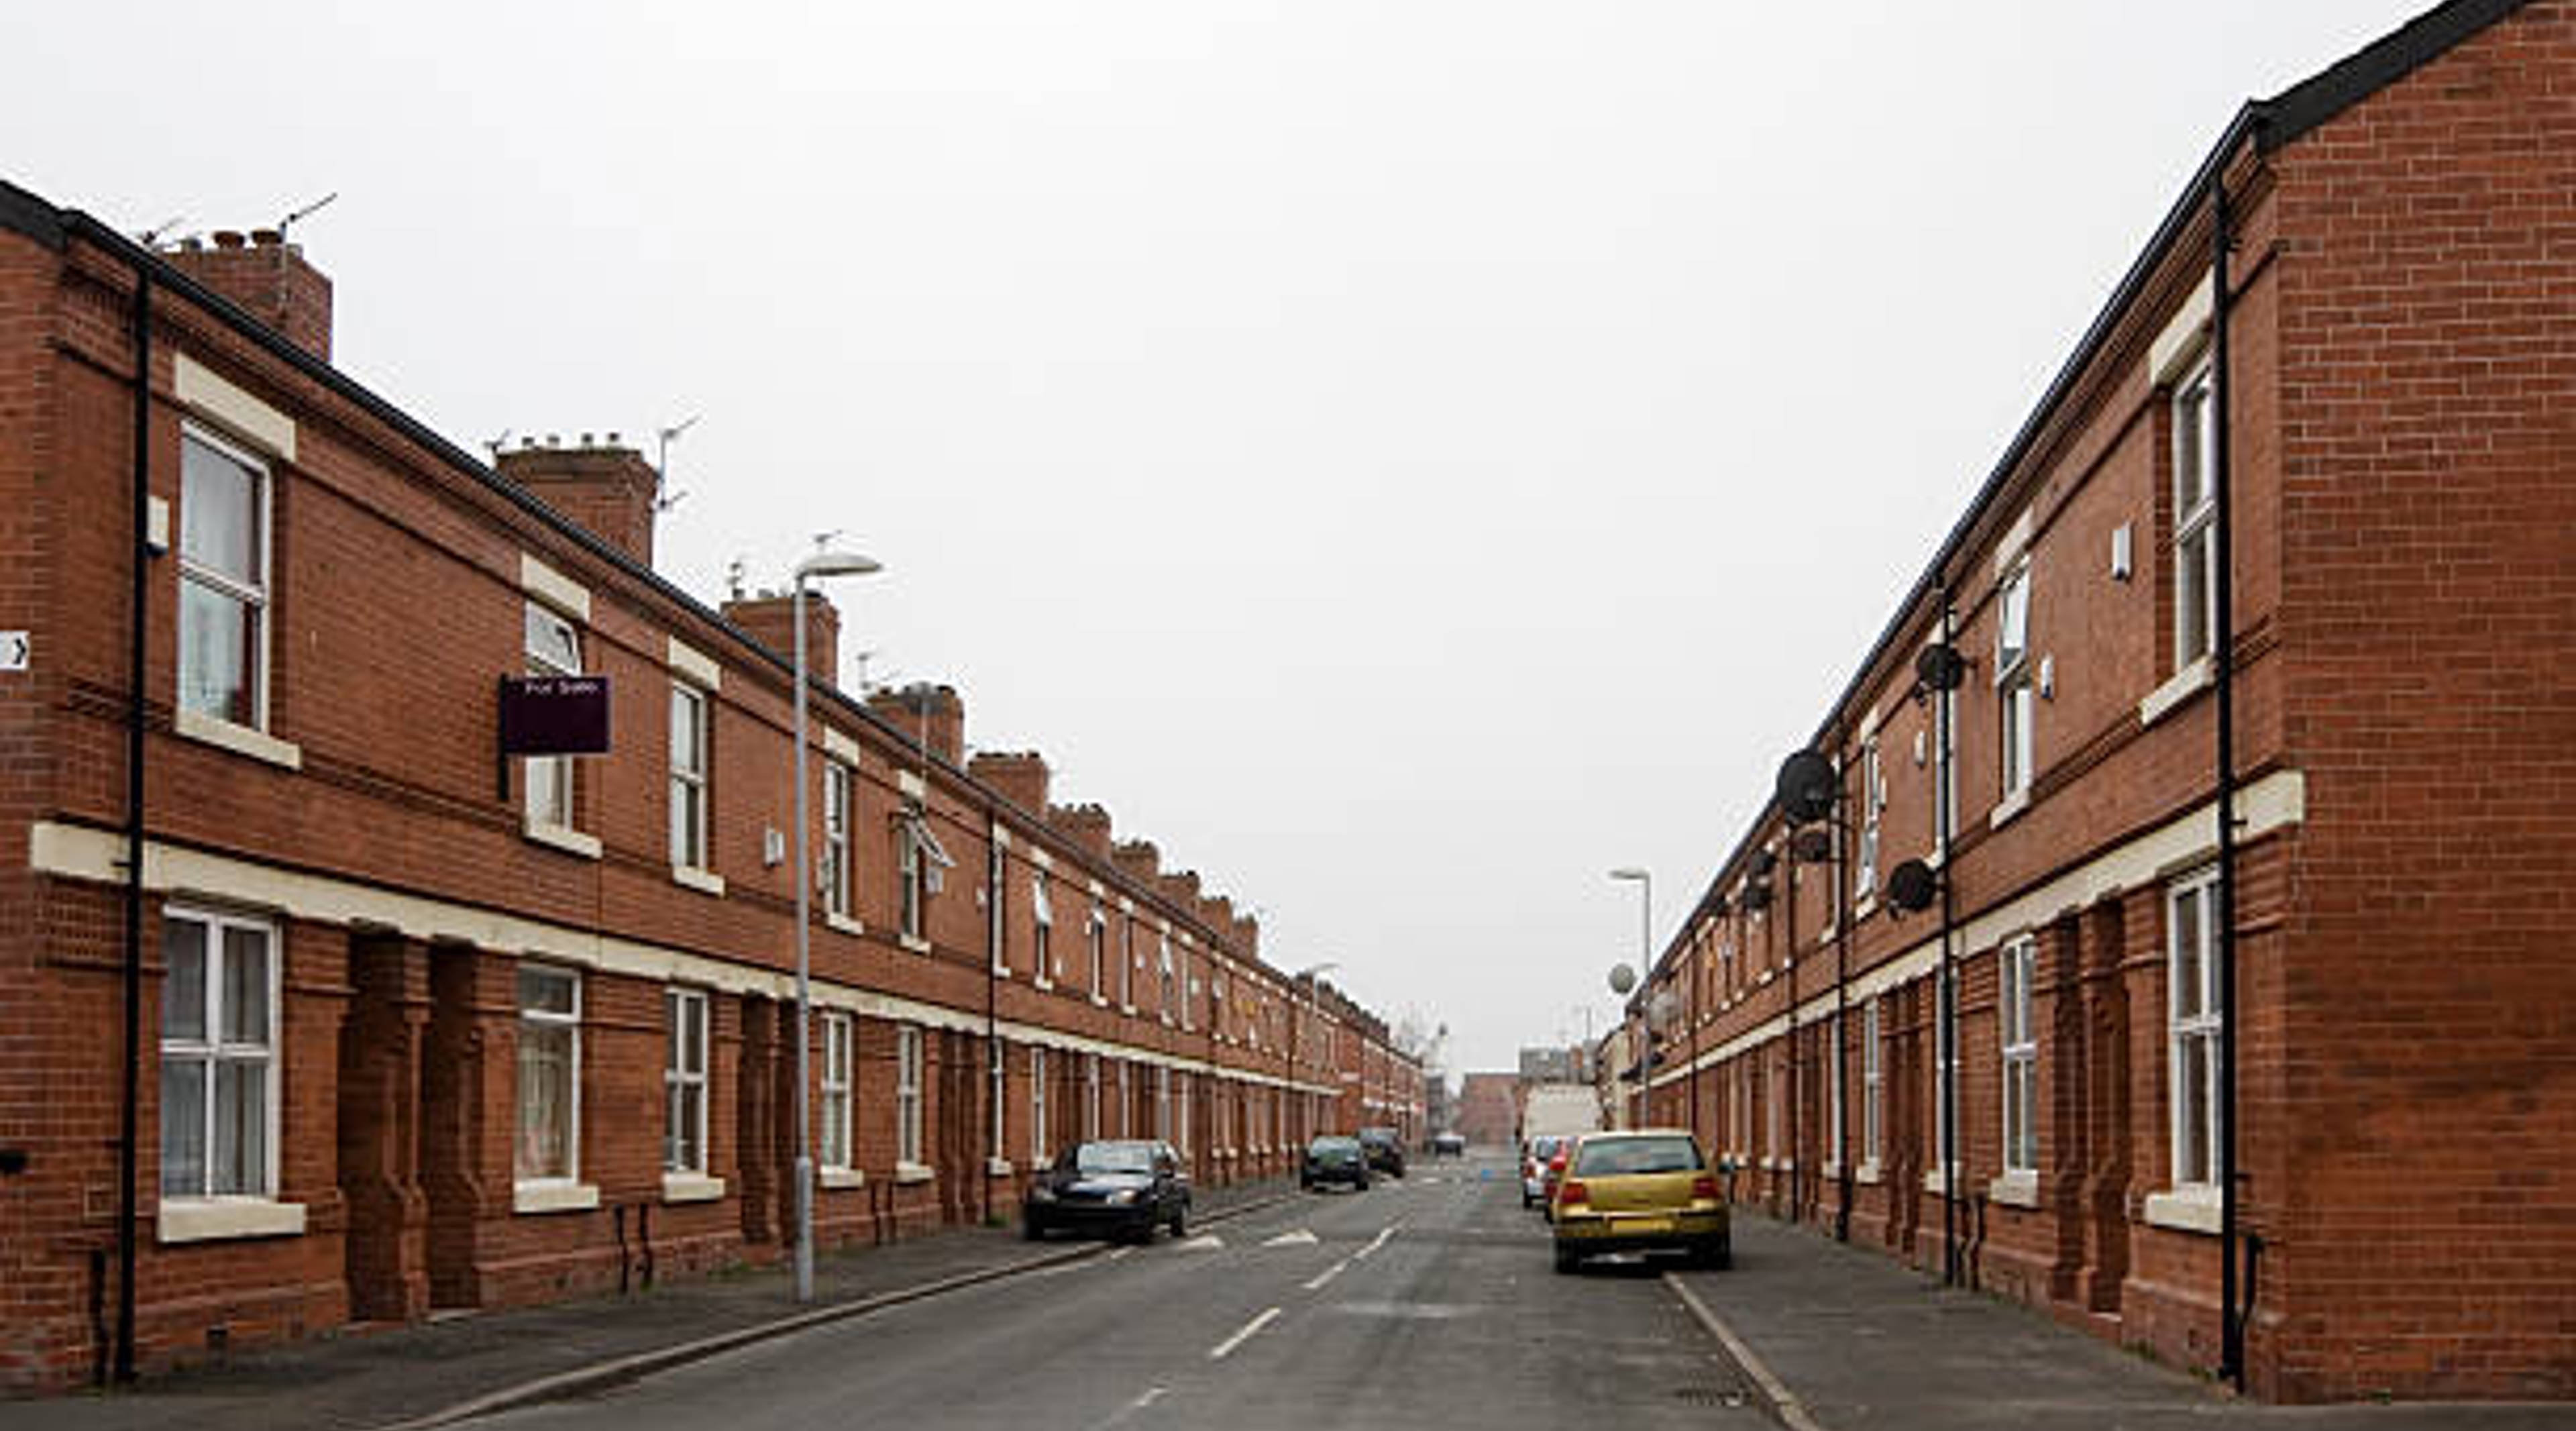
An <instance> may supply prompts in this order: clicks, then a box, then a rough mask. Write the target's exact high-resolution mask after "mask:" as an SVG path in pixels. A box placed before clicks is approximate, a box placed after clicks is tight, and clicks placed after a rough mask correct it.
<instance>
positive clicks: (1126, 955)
mask: <svg viewBox="0 0 2576 1431" xmlns="http://www.w3.org/2000/svg"><path fill="white" fill-rule="evenodd" d="M1118 1008H1119V1010H1120V1011H1121V1012H1123V1013H1130V1014H1132V1013H1134V1012H1136V916H1135V915H1133V914H1130V915H1128V916H1127V927H1126V928H1125V929H1123V930H1121V931H1120V932H1119V936H1118Z"/></svg>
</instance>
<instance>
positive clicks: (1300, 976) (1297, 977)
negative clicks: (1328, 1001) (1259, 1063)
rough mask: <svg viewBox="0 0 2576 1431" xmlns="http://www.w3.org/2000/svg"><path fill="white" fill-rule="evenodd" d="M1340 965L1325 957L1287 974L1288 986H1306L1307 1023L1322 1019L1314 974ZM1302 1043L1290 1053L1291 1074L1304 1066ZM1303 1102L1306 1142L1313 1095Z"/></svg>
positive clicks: (1321, 1001) (1312, 1116) (1311, 1127)
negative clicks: (1322, 960) (1301, 984)
mask: <svg viewBox="0 0 2576 1431" xmlns="http://www.w3.org/2000/svg"><path fill="white" fill-rule="evenodd" d="M1340 967H1342V966H1341V962H1340V961H1339V960H1335V959H1327V960H1325V961H1324V962H1323V963H1321V964H1309V965H1307V966H1306V967H1305V968H1303V969H1300V970H1298V971H1297V972H1296V973H1294V974H1291V975H1289V976H1288V984H1289V987H1291V988H1294V987H1296V986H1297V985H1298V984H1300V983H1303V984H1304V985H1305V986H1306V1018H1307V1022H1308V1023H1309V1024H1321V1023H1322V1022H1323V1021H1324V997H1323V991H1322V990H1320V989H1318V988H1316V987H1315V976H1317V975H1318V974H1326V973H1330V972H1331V971H1333V970H1335V969H1338V968H1340ZM1304 1044H1305V1039H1304V1038H1303V1037H1302V1036H1301V1037H1300V1038H1299V1039H1298V1045H1299V1046H1298V1047H1297V1048H1296V1049H1294V1050H1292V1051H1291V1053H1290V1057H1289V1060H1288V1071H1289V1073H1290V1074H1292V1075H1293V1074H1295V1073H1296V1072H1297V1070H1298V1069H1300V1068H1302V1067H1303V1066H1304V1063H1305V1061H1304V1058H1303V1055H1304V1053H1305V1048H1304ZM1304 1104H1305V1108H1306V1116H1305V1117H1304V1118H1303V1119H1301V1120H1300V1121H1301V1122H1303V1123H1304V1124H1305V1125H1306V1126H1305V1130H1304V1131H1305V1135H1306V1140H1307V1141H1308V1142H1312V1141H1314V1137H1315V1095H1314V1094H1312V1093H1308V1094H1307V1095H1306V1097H1305V1099H1304Z"/></svg>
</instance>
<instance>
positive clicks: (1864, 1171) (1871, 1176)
mask: <svg viewBox="0 0 2576 1431" xmlns="http://www.w3.org/2000/svg"><path fill="white" fill-rule="evenodd" d="M1852 1181H1853V1182H1856V1183H1867V1184H1869V1185H1870V1186H1872V1187H1876V1186H1878V1163H1877V1162H1876V1161H1875V1160H1873V1161H1870V1162H1866V1163H1863V1164H1861V1165H1860V1166H1859V1167H1857V1168H1854V1169H1852Z"/></svg>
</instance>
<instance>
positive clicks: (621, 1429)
mask: <svg viewBox="0 0 2576 1431" xmlns="http://www.w3.org/2000/svg"><path fill="white" fill-rule="evenodd" d="M862 1423H864V1424H871V1425H905V1426H929V1427H943V1428H944V1427H1010V1428H1013V1431H1030V1428H1049V1431H1053V1428H1097V1431H1108V1428H1140V1431H1143V1429H1144V1428H1155V1427H1170V1428H1180V1427H1222V1428H1225V1431H1270V1428H1291V1427H1294V1428H1330V1427H1443V1426H1456V1427H1477V1428H1502V1427H1522V1426H1528V1427H1538V1426H1564V1425H1570V1424H1581V1425H1612V1426H1617V1427H1620V1428H1621V1431H1654V1428H1665V1427H1693V1428H1706V1427H1712V1426H1721V1427H1722V1426H1743V1427H1753V1426H1757V1425H1763V1424H1767V1423H1765V1422H1764V1421H1763V1418H1762V1417H1761V1414H1760V1413H1759V1412H1758V1411H1757V1410H1756V1409H1755V1408H1754V1406H1753V1405H1752V1404H1750V1403H1748V1402H1746V1401H1745V1400H1744V1398H1743V1395H1742V1388H1741V1387H1740V1386H1739V1384H1738V1382H1737V1378H1736V1374H1735V1373H1734V1371H1733V1369H1732V1367H1731V1366H1730V1365H1729V1364H1728V1363H1727V1362H1726V1361H1725V1359H1724V1358H1723V1357H1722V1356H1721V1355H1720V1354H1719V1352H1718V1350H1717V1348H1716V1347H1715V1346H1714V1345H1713V1344H1712V1343H1711V1342H1710V1341H1709V1340H1708V1338H1707V1336H1706V1334H1705V1333H1703V1332H1702V1331H1701V1330H1700V1328H1699V1326H1698V1325H1697V1323H1695V1322H1694V1321H1692V1320H1691V1318H1690V1317H1689V1316H1688V1314H1686V1313H1685V1312H1684V1311H1683V1310H1682V1309H1681V1307H1680V1305H1679V1304H1678V1303H1677V1302H1676V1300H1675V1299H1674V1295H1673V1293H1672V1291H1671V1290H1670V1289H1669V1288H1667V1287H1666V1286H1665V1285H1664V1284H1663V1282H1662V1281H1661V1280H1660V1279H1659V1278H1658V1277H1657V1276H1655V1275H1654V1273H1653V1272H1652V1271H1650V1270H1648V1269H1647V1268H1645V1267H1643V1266H1640V1265H1623V1264H1620V1263H1616V1262H1613V1263H1606V1264H1596V1265H1595V1266H1594V1267H1592V1268H1590V1269H1587V1271H1586V1272H1585V1273H1584V1274H1582V1275H1580V1276H1574V1277H1563V1276H1559V1275H1557V1274H1556V1273H1554V1272H1553V1271H1552V1270H1550V1267H1549V1263H1548V1247H1547V1238H1546V1229H1545V1226H1544V1225H1543V1224H1542V1223H1540V1222H1539V1221H1538V1219H1537V1216H1536V1215H1535V1214H1533V1213H1529V1212H1524V1211H1523V1210H1522V1209H1521V1206H1520V1198H1519V1193H1518V1190H1517V1187H1516V1185H1515V1184H1514V1183H1513V1182H1512V1181H1511V1170H1510V1166H1509V1164H1508V1163H1507V1162H1505V1161H1501V1160H1497V1159H1491V1158H1486V1159H1474V1160H1468V1161H1466V1162H1463V1163H1462V1162H1459V1161H1445V1162H1440V1163H1431V1162H1427V1161H1426V1162H1420V1163H1416V1164H1415V1166H1414V1174H1413V1176H1412V1177H1411V1178H1409V1179H1406V1180H1404V1181H1401V1182H1398V1181H1393V1180H1387V1179H1381V1180H1379V1182H1378V1184H1377V1185H1376V1187H1374V1188H1372V1189H1371V1190H1370V1191H1368V1192H1366V1193H1334V1194H1316V1195H1312V1196H1308V1197H1304V1198H1300V1199H1296V1200H1293V1201H1291V1202H1288V1203H1286V1204H1284V1205H1281V1206H1276V1207H1271V1208H1267V1209H1264V1210H1262V1211H1259V1212H1256V1213H1252V1214H1249V1215H1247V1216H1244V1217H1240V1218H1237V1219H1234V1220H1232V1221H1229V1222H1226V1223H1223V1224H1222V1225H1218V1226H1213V1227H1208V1228H1204V1229H1194V1230H1193V1235H1192V1236H1191V1237H1190V1238H1188V1239H1186V1240H1183V1241H1180V1242H1174V1241H1173V1240H1171V1239H1170V1238H1169V1237H1164V1238H1161V1239H1159V1240H1157V1241H1156V1242H1155V1243H1154V1244H1153V1245H1152V1246H1150V1247H1135V1248H1121V1249H1117V1250H1114V1251H1111V1252H1109V1253H1106V1254H1105V1255H1103V1256H1101V1257H1097V1258H1092V1259H1089V1260H1086V1261H1082V1262H1077V1263H1074V1264H1071V1265H1068V1266H1065V1267H1061V1268H1056V1269H1052V1270H1050V1271H1047V1272H1043V1273H1037V1274H1032V1275H1029V1276H1024V1277H1016V1278H1011V1279H1008V1280H1005V1281H1002V1282H997V1283H993V1284H990V1285H988V1286H983V1287H977V1288H972V1289H968V1290H965V1291H961V1292H956V1293H951V1294H948V1295H943V1296H939V1297H933V1298H929V1299H927V1300H924V1301H921V1302H916V1303H912V1304H909V1305H906V1306H902V1307H897V1308H893V1309H890V1310H887V1311H884V1312H880V1313H877V1314H875V1315H872V1316H868V1317H863V1318H859V1319H856V1320H853V1321H849V1322H843V1323H836V1324H833V1325H830V1326H826V1327H821V1328H817V1329H815V1330H813V1331H809V1332H805V1333H801V1334H798V1335H795V1336H790V1337H785V1338H781V1339H779V1340H776V1341H771V1342H765V1343H761V1344H759V1345H756V1346H753V1347H749V1348H746V1349H744V1350H742V1351H739V1352H736V1353H732V1354H729V1355H726V1356H722V1357H718V1358H715V1359H713V1360H710V1361H706V1362H702V1363H698V1364H696V1365H692V1366H688V1367H684V1368H681V1369H678V1370H675V1371H671V1372H666V1373H663V1374H661V1375H658V1376H653V1377H649V1378H647V1379H645V1380H643V1381H640V1382H637V1383H634V1384H632V1385H629V1386H625V1387H621V1388H618V1389H616V1390H613V1391H609V1392H606V1393H602V1394H600V1395H597V1396H593V1397H590V1398H586V1399H583V1400H579V1401H572V1402H563V1403H557V1404H552V1405H546V1406H537V1407H531V1408H528V1409H525V1410H522V1411H518V1412H513V1413H509V1414H507V1415H504V1416H498V1417H494V1418H491V1419H489V1420H486V1421H481V1422H477V1423H475V1424H476V1425H478V1426H488V1427H512V1428H529V1431H536V1428H544V1431H568V1428H586V1427H601V1428H610V1427H613V1428H616V1431H657V1428H671V1431H679V1428H692V1431H695V1429H696V1428H706V1427H720V1428H723V1431H785V1428H791V1427H814V1428H823V1427H830V1428H835V1431H838V1428H844V1427H848V1426H851V1425H854V1424H862Z"/></svg>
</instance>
